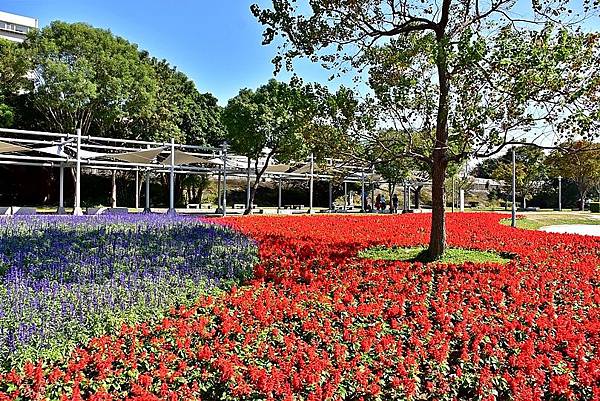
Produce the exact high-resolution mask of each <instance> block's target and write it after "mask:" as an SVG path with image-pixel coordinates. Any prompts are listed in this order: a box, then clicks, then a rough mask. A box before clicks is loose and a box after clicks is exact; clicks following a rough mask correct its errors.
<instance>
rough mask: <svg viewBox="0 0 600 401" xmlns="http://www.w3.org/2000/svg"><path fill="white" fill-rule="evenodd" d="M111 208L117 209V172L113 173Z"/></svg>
mask: <svg viewBox="0 0 600 401" xmlns="http://www.w3.org/2000/svg"><path fill="white" fill-rule="evenodd" d="M110 204H111V207H117V171H116V170H113V171H112V191H111V195H110Z"/></svg>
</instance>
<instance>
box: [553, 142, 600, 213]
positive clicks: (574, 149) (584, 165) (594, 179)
mask: <svg viewBox="0 0 600 401" xmlns="http://www.w3.org/2000/svg"><path fill="white" fill-rule="evenodd" d="M561 148H562V149H561V150H555V151H553V152H552V153H551V154H550V155H549V156H548V159H547V164H548V166H549V167H550V170H551V172H552V175H554V176H562V177H564V178H566V179H569V180H571V181H573V182H574V183H575V185H576V186H577V190H578V191H579V196H580V207H581V210H584V209H585V199H586V197H587V196H588V193H589V192H590V190H591V189H593V188H595V187H598V186H600V144H598V143H593V142H589V141H585V140H579V141H570V142H567V143H564V144H563V145H562V146H561Z"/></svg>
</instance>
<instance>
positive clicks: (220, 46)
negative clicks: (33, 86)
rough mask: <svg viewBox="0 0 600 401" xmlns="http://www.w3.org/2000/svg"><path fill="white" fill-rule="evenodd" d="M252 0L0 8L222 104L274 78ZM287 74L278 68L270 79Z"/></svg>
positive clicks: (322, 74)
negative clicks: (81, 32)
mask: <svg viewBox="0 0 600 401" xmlns="http://www.w3.org/2000/svg"><path fill="white" fill-rule="evenodd" d="M257 1H258V2H259V3H262V4H270V1H269V0H171V1H167V0H146V1H143V0H121V1H117V0H2V1H1V2H0V10H2V11H7V12H12V13H16V14H22V15H26V16H30V17H34V18H38V19H39V21H40V27H43V26H46V25H48V24H49V23H50V22H51V21H54V20H62V21H67V22H78V21H82V22H87V23H89V24H91V25H93V26H96V27H101V28H107V29H110V30H111V31H112V32H113V33H115V34H117V35H119V36H122V37H124V38H126V39H128V40H129V41H131V42H134V43H137V44H138V45H139V47H140V49H146V50H148V51H149V52H150V54H152V55H153V56H155V57H158V58H164V59H166V60H168V61H169V62H170V63H171V64H172V65H175V66H177V67H178V68H179V70H181V71H183V72H185V73H186V74H187V75H188V76H189V77H190V78H191V79H192V80H194V81H195V82H196V85H197V87H198V89H199V90H200V91H202V92H211V93H212V94H214V95H215V96H216V97H217V98H218V99H219V103H220V104H222V105H225V104H226V103H227V100H228V99H229V98H231V97H233V96H235V95H236V94H237V93H238V91H239V90H240V89H241V88H244V87H248V88H256V87H258V86H260V85H261V84H263V83H265V82H266V81H267V80H268V79H270V78H272V77H273V65H272V64H271V59H272V58H273V56H274V55H275V54H276V46H274V45H270V46H262V44H261V41H262V26H261V25H260V24H259V23H258V22H257V21H256V19H255V18H254V16H253V15H252V14H251V13H250V5H251V4H252V3H254V2H257ZM529 1H530V0H518V3H519V4H518V6H517V7H516V10H519V9H521V7H523V8H524V9H528V8H529V7H528V3H529ZM574 1H575V2H578V1H579V0H574ZM597 24H598V19H594V20H593V21H588V22H587V24H586V25H588V27H593V28H595V29H597V28H598V25H597ZM295 67H296V73H297V74H298V75H299V76H301V77H302V78H303V79H304V80H305V81H307V82H312V81H318V82H321V83H326V84H328V85H329V86H330V87H331V88H332V89H335V88H337V87H338V86H339V85H340V84H344V85H346V86H350V87H354V84H353V82H352V80H351V78H350V77H343V78H341V79H337V80H334V81H333V82H329V81H328V77H329V76H330V75H331V72H328V71H326V70H324V69H323V68H322V67H321V66H320V65H319V64H311V63H309V62H308V61H304V62H303V61H300V62H296V63H295ZM289 76H290V74H286V73H281V74H280V75H279V76H278V77H277V78H278V79H281V80H287V79H289ZM360 89H362V91H364V90H366V87H365V86H364V85H363V86H362V87H361V88H360Z"/></svg>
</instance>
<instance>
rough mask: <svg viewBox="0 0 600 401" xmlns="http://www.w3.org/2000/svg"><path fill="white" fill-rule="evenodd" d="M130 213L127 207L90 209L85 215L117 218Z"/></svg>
mask: <svg viewBox="0 0 600 401" xmlns="http://www.w3.org/2000/svg"><path fill="white" fill-rule="evenodd" d="M127 213H129V209H127V208H126V207H88V208H87V209H86V212H85V214H87V215H90V216H99V215H101V214H104V215H108V216H115V215H121V214H127Z"/></svg>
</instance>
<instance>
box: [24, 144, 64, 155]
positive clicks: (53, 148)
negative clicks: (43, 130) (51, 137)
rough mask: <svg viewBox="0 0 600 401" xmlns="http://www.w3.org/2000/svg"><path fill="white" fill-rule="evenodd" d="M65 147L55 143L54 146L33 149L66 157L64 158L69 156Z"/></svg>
mask: <svg viewBox="0 0 600 401" xmlns="http://www.w3.org/2000/svg"><path fill="white" fill-rule="evenodd" d="M63 148H64V146H60V145H54V146H46V147H44V148H36V149H33V150H35V151H36V152H41V153H47V154H49V155H54V156H60V157H64V158H67V157H69V155H67V154H66V153H65V152H64V150H63Z"/></svg>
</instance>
